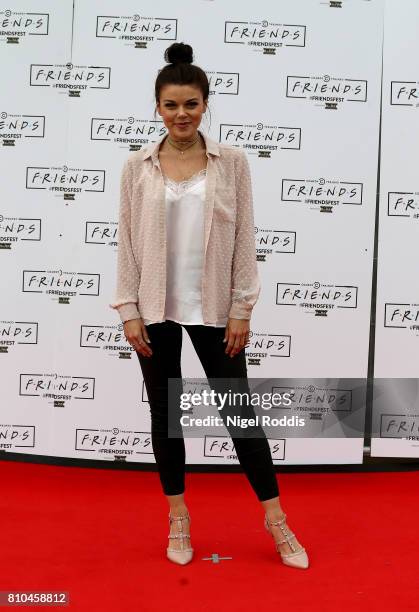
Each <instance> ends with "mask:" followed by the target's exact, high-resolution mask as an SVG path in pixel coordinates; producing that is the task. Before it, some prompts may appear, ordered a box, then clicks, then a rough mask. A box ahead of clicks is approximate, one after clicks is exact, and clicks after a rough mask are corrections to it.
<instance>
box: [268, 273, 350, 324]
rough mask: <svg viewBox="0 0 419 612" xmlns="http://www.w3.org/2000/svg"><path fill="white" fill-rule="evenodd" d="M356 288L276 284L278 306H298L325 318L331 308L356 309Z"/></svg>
mask: <svg viewBox="0 0 419 612" xmlns="http://www.w3.org/2000/svg"><path fill="white" fill-rule="evenodd" d="M357 299H358V287H354V286H352V285H334V284H326V283H319V282H313V283H276V302H275V303H276V304H277V305H278V306H300V308H304V310H307V311H310V310H311V311H314V314H315V316H316V317H319V316H320V317H325V316H327V314H328V311H329V310H332V309H333V308H357Z"/></svg>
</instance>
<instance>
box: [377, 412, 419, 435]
mask: <svg viewBox="0 0 419 612" xmlns="http://www.w3.org/2000/svg"><path fill="white" fill-rule="evenodd" d="M380 417H381V418H380V438H396V439H399V440H409V441H418V440H419V415H418V414H385V413H382V414H381V415H380Z"/></svg>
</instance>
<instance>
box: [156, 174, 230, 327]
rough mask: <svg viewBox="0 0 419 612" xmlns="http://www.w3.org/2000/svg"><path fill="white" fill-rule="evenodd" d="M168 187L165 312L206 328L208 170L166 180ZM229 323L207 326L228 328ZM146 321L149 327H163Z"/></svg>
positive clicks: (166, 314) (170, 316) (187, 323)
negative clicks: (203, 286) (203, 288)
mask: <svg viewBox="0 0 419 612" xmlns="http://www.w3.org/2000/svg"><path fill="white" fill-rule="evenodd" d="M164 182H165V186H166V228H167V236H166V239H167V258H166V270H167V273H166V308H165V318H164V319H163V320H166V319H169V320H171V321H176V322H177V323H183V324H185V325H205V323H204V321H203V319H202V302H201V278H202V267H203V257H204V203H205V184H206V170H205V169H203V170H200V171H199V172H196V173H195V174H194V175H193V176H191V177H190V178H189V179H187V180H186V181H180V182H177V181H174V180H172V179H170V178H169V177H167V176H164ZM227 320H228V319H225V320H223V321H217V323H216V324H207V325H210V326H211V327H225V326H226V325H227ZM160 322H161V321H150V320H148V319H144V323H145V324H146V325H150V324H151V323H160Z"/></svg>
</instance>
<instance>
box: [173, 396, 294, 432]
mask: <svg viewBox="0 0 419 612" xmlns="http://www.w3.org/2000/svg"><path fill="white" fill-rule="evenodd" d="M217 400H218V401H217ZM243 400H246V401H245V403H244V404H243ZM291 404H292V401H291V392H288V393H270V392H266V393H262V394H260V393H247V392H231V391H227V392H223V393H220V392H216V391H214V389H211V390H210V391H208V390H207V389H203V390H202V391H201V392H200V393H193V392H189V393H182V394H181V396H180V408H181V410H188V411H189V410H190V409H191V408H192V407H193V406H200V407H201V406H216V407H217V409H218V410H219V411H220V410H223V409H224V408H225V407H226V406H235V407H237V406H239V407H240V408H241V407H243V405H244V406H246V407H248V406H252V407H258V408H261V409H262V410H270V409H271V408H273V407H275V408H279V407H282V408H284V407H285V408H286V407H289V406H291ZM180 424H181V425H182V426H183V427H191V426H198V427H209V426H213V427H220V426H224V425H226V426H228V425H232V426H234V427H242V428H245V429H246V428H248V427H255V426H257V425H265V426H270V427H286V426H288V427H289V426H291V427H304V425H305V419H304V418H301V417H299V416H298V415H293V416H291V417H289V416H287V415H284V416H282V417H277V416H273V415H271V414H262V415H259V414H255V415H254V417H242V416H241V415H238V414H234V415H231V414H226V415H225V418H224V419H222V418H221V417H220V416H217V415H210V414H208V415H207V416H205V417H195V416H192V415H190V414H183V415H182V416H181V417H180Z"/></svg>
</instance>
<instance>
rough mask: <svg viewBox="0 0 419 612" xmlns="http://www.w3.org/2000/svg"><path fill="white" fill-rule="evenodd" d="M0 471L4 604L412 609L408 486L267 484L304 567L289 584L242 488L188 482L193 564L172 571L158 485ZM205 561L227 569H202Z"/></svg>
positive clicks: (381, 481) (208, 477)
mask: <svg viewBox="0 0 419 612" xmlns="http://www.w3.org/2000/svg"><path fill="white" fill-rule="evenodd" d="M0 470H1V482H2V496H1V501H0V504H1V517H2V530H1V533H2V536H1V542H2V555H1V558H2V563H1V573H0V590H1V591H5V590H8V589H12V590H13V589H14V590H43V591H46V590H54V591H57V590H65V591H68V592H69V593H70V606H68V607H67V608H65V609H70V610H81V611H84V610H86V611H87V610H88V611H89V612H95V611H96V610H98V611H99V610H100V611H101V612H108V611H109V612H110V611H112V612H119V611H121V612H122V611H129V612H131V611H137V610H138V611H155V610H159V611H160V610H165V609H170V608H171V607H172V606H176V607H179V609H181V610H183V611H185V612H189V611H190V612H192V611H194V612H196V611H197V610H199V611H203V610H209V611H211V612H213V611H217V612H218V611H219V612H224V611H225V612H238V611H241V612H242V611H246V612H247V611H251V610H257V612H262V610H267V611H269V612H272V611H273V610H278V611H279V610H281V611H287V612H288V611H293V612H300V611H302V610H309V611H310V612H313V611H316V610H319V611H321V612H328V611H333V612H335V611H336V610H338V611H339V612H342V611H346V610H354V611H364V610H365V611H369V612H375V611H377V610H383V609H384V610H396V608H397V609H400V610H403V611H405V610H417V608H418V604H417V596H418V595H417V586H418V577H417V576H418V562H417V561H418V546H419V538H418V532H419V526H418V520H417V512H418V484H419V482H418V473H417V472H399V473H398V472H385V473H376V472H374V473H341V474H336V473H332V474H328V473H320V474H316V473H314V474H313V473H306V474H291V473H286V474H278V481H279V486H280V490H281V502H282V507H283V509H284V510H285V512H287V514H288V524H289V526H290V528H291V529H293V530H294V531H295V532H296V534H297V536H298V538H299V540H300V542H301V543H302V544H303V545H304V546H305V547H306V549H307V552H308V555H309V557H310V562H311V566H310V568H309V569H307V570H298V569H294V568H290V567H286V566H285V565H283V564H282V563H281V562H280V558H279V555H278V553H276V552H275V549H274V544H273V540H272V539H271V537H270V536H269V535H268V534H267V532H266V531H265V529H264V527H263V509H262V507H261V505H260V504H259V502H258V501H257V499H256V497H255V496H254V493H253V491H252V490H251V489H250V486H249V485H248V483H247V480H246V479H245V476H244V475H243V474H196V473H192V474H189V473H188V474H187V475H186V478H187V480H186V482H187V487H188V488H187V494H186V500H187V503H188V507H189V511H190V514H191V517H192V524H191V533H192V544H193V547H194V548H195V557H194V560H193V561H192V562H191V563H190V564H189V565H186V566H184V567H182V566H177V565H175V564H173V563H171V562H170V561H168V560H166V558H165V547H166V546H167V542H168V539H167V534H168V520H167V514H168V509H167V507H166V500H165V498H164V497H163V496H162V494H161V490H160V482H159V481H158V475H157V473H146V472H134V471H119V470H101V469H92V468H75V467H61V466H48V465H39V464H29V463H20V462H16V463H14V462H11V461H2V462H0ZM212 553H218V554H219V555H220V556H230V557H233V559H232V560H222V561H220V563H218V564H215V563H213V562H212V561H203V560H202V558H203V557H208V556H210V555H211V554H212ZM20 609H22V608H20ZM32 609H34V610H50V611H51V610H53V609H57V608H55V607H54V608H52V607H45V606H42V607H41V606H39V607H38V606H36V607H34V608H32Z"/></svg>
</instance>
